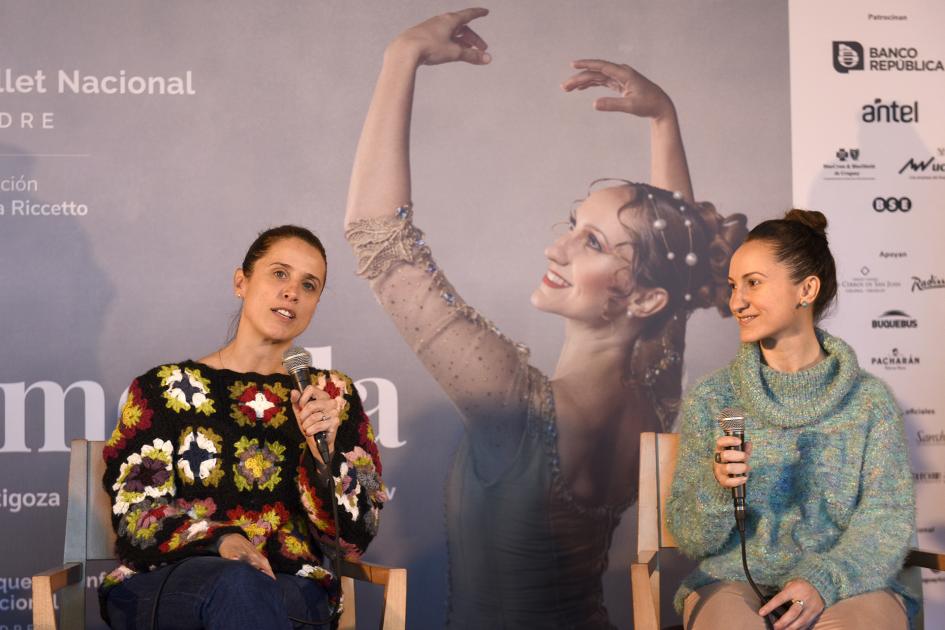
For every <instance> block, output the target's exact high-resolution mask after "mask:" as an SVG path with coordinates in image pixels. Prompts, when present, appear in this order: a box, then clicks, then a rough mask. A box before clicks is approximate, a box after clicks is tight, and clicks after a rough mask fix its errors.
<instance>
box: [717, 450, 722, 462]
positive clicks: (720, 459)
mask: <svg viewBox="0 0 945 630" xmlns="http://www.w3.org/2000/svg"><path fill="white" fill-rule="evenodd" d="M715 463H716V464H721V463H722V453H720V452H719V451H716V452H715Z"/></svg>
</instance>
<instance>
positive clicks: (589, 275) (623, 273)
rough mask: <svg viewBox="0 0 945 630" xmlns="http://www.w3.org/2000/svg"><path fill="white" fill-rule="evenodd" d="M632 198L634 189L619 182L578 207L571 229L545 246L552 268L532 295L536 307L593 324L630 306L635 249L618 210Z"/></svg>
mask: <svg viewBox="0 0 945 630" xmlns="http://www.w3.org/2000/svg"><path fill="white" fill-rule="evenodd" d="M633 199H634V191H633V189H632V188H630V187H629V186H615V187H611V188H603V189H600V190H596V191H594V192H592V193H591V194H590V195H589V196H588V197H587V199H585V200H584V201H583V202H582V203H581V205H580V206H578V208H577V209H576V210H575V212H574V213H573V214H572V216H571V220H570V229H569V231H568V232H567V233H566V234H564V235H562V236H561V237H560V238H558V239H557V240H556V241H555V242H554V243H552V244H551V245H549V246H548V247H547V248H546V249H545V256H546V257H547V259H548V268H547V270H546V271H545V275H544V277H543V278H542V280H541V284H540V285H539V286H538V288H537V289H535V291H534V292H533V293H532V298H531V301H532V304H533V305H534V306H535V307H536V308H538V309H540V310H542V311H546V312H549V313H556V314H558V315H561V316H562V317H566V318H569V319H575V320H581V321H585V322H589V323H592V322H605V321H610V319H611V318H612V317H615V316H616V315H617V314H619V312H621V311H623V310H625V309H626V303H627V297H628V295H629V294H630V292H631V289H632V277H631V272H630V266H631V263H630V260H631V258H632V252H633V249H632V244H631V241H630V234H629V232H628V230H627V227H626V225H624V224H623V223H622V222H621V221H620V212H619V211H618V209H620V208H622V207H624V206H625V205H626V204H628V203H630V202H632V201H633Z"/></svg>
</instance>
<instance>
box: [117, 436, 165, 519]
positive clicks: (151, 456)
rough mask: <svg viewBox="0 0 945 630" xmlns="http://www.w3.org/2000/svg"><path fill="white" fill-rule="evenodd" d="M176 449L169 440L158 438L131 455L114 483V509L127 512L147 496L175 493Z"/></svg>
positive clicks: (156, 496)
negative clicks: (172, 463) (173, 457)
mask: <svg viewBox="0 0 945 630" xmlns="http://www.w3.org/2000/svg"><path fill="white" fill-rule="evenodd" d="M173 449H174V446H173V445H172V444H171V443H170V442H169V441H167V440H162V439H160V438H155V439H154V441H153V442H152V443H151V444H145V445H144V446H142V447H141V451H140V452H138V453H132V454H131V455H129V456H128V459H127V460H125V462H124V463H123V464H122V465H121V469H120V471H119V473H118V479H117V480H116V481H115V483H114V484H112V490H114V491H115V493H116V495H115V502H114V504H113V505H112V512H114V513H115V514H124V513H125V512H127V511H128V508H129V507H131V506H132V505H133V504H135V503H140V502H141V501H143V500H144V499H145V498H147V497H151V498H153V499H156V498H158V497H162V496H164V495H170V496H174V476H173V474H172V472H173V469H172V468H171V457H172V453H173Z"/></svg>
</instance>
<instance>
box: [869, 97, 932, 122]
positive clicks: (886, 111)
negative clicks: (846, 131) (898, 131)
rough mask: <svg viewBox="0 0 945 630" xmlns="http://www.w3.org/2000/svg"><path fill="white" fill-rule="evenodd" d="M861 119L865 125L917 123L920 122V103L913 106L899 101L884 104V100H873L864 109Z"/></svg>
mask: <svg viewBox="0 0 945 630" xmlns="http://www.w3.org/2000/svg"><path fill="white" fill-rule="evenodd" d="M862 111H863V115H862V116H861V119H862V120H863V122H865V123H889V122H893V123H917V122H919V101H913V102H912V103H911V104H909V103H902V104H900V103H899V102H897V101H890V102H889V103H884V102H883V99H881V98H877V99H873V102H872V103H867V104H866V105H864V106H863V108H862Z"/></svg>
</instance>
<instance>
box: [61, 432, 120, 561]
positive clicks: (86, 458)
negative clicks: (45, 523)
mask: <svg viewBox="0 0 945 630" xmlns="http://www.w3.org/2000/svg"><path fill="white" fill-rule="evenodd" d="M71 446H72V449H71V450H72V454H71V457H70V459H69V499H68V502H67V506H66V541H65V546H64V547H63V554H62V555H63V561H64V562H85V561H86V560H112V559H114V558H115V530H114V529H113V528H112V521H111V513H112V502H111V497H109V496H108V493H107V492H105V487H104V486H103V485H102V477H103V476H104V474H105V460H104V459H103V457H102V450H103V449H104V448H105V442H101V441H89V440H73V441H72V445H71Z"/></svg>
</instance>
